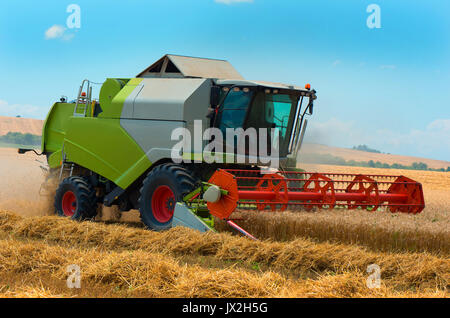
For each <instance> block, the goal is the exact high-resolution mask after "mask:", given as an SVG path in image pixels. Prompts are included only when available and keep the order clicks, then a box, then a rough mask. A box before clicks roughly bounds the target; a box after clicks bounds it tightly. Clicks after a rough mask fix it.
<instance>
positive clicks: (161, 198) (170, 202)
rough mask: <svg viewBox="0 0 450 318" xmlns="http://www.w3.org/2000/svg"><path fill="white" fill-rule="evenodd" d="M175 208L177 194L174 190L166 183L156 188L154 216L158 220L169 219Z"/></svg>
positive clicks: (154, 193) (163, 221)
mask: <svg viewBox="0 0 450 318" xmlns="http://www.w3.org/2000/svg"><path fill="white" fill-rule="evenodd" d="M174 210H175V195H174V194H173V191H172V190H171V189H170V188H169V187H168V186H165V185H162V186H159V187H158V188H156V190H155V192H153V195H152V211H153V216H154V217H155V219H156V220H157V221H158V222H161V223H166V222H167V221H169V220H170V219H171V218H172V216H173V212H174Z"/></svg>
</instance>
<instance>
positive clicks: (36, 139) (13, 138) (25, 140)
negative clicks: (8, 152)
mask: <svg viewBox="0 0 450 318" xmlns="http://www.w3.org/2000/svg"><path fill="white" fill-rule="evenodd" d="M0 142H4V143H8V144H17V145H28V146H37V145H40V144H41V136H38V135H33V134H28V133H27V134H22V133H19V132H9V133H7V134H6V135H3V136H0Z"/></svg>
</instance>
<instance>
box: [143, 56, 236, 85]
mask: <svg viewBox="0 0 450 318" xmlns="http://www.w3.org/2000/svg"><path fill="white" fill-rule="evenodd" d="M136 77H146V78H152V77H159V78H217V79H240V80H243V79H244V78H243V77H242V76H241V74H239V73H238V71H236V69H235V68H234V67H233V66H232V65H231V64H230V63H228V61H225V60H215V59H207V58H200V57H190V56H180V55H170V54H167V55H164V56H163V57H162V58H160V59H159V60H158V61H156V62H155V63H153V64H152V65H150V66H149V67H147V68H146V69H145V70H143V71H142V72H141V73H139V74H138V75H137V76H136Z"/></svg>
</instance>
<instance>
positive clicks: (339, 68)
mask: <svg viewBox="0 0 450 318" xmlns="http://www.w3.org/2000/svg"><path fill="white" fill-rule="evenodd" d="M72 3H74V4H77V5H79V7H80V8H81V27H80V28H79V29H69V28H68V27H67V25H66V19H67V17H68V16H69V13H67V12H66V8H67V6H68V5H70V4H72ZM372 3H375V4H377V5H379V7H380V9H381V28H379V29H377V28H374V29H369V28H368V27H367V25H366V20H367V18H368V16H369V15H370V13H367V12H366V8H367V6H368V5H369V4H372ZM449 12H450V2H448V1H443V0H440V1H436V0H431V1H411V0H409V1H406V0H396V1H381V0H371V1H362V0H346V1H332V0H329V1H326V0H315V1H300V0H292V1H287V0H278V1H274V0H273V1H270V0H253V1H250V0H247V1H242V0H241V1H236V0H221V1H219V0H216V1H214V0H164V1H163V0H158V1H137V0H134V1H133V0H131V1H120V2H119V1H79V0H70V1H62V0H59V1H39V2H37V1H20V0H19V1H18V0H15V1H12V0H5V1H1V2H0V74H2V76H0V115H5V116H15V115H17V114H20V115H22V116H24V117H33V118H45V115H46V113H47V111H48V109H49V108H50V106H51V104H52V103H53V102H54V101H55V100H57V99H59V97H60V96H61V95H67V96H69V98H72V97H73V96H74V95H75V94H76V92H77V88H78V86H79V84H80V82H81V80H82V79H84V78H89V79H90V80H92V81H96V82H102V81H104V79H105V78H106V77H132V76H134V75H136V74H137V73H139V71H141V70H142V69H144V68H145V67H146V66H148V65H150V64H151V63H152V62H154V61H155V60H156V59H158V58H159V57H161V56H162V55H164V54H165V53H173V54H181V55H191V56H202V57H211V58H221V59H227V60H229V61H230V62H231V63H232V64H233V65H234V66H235V67H236V68H237V69H238V71H239V72H240V73H241V74H242V75H243V76H244V77H245V78H247V79H256V80H268V81H274V82H285V83H292V84H298V85H304V84H305V83H311V85H312V87H313V88H315V89H316V90H317V92H318V100H317V102H316V107H315V114H314V116H313V117H312V118H311V121H310V126H309V130H308V132H307V136H306V138H307V140H308V141H314V142H319V143H323V144H328V145H333V146H342V147H351V146H353V145H357V144H363V143H364V144H368V145H369V146H371V147H373V148H377V149H379V150H381V151H384V152H389V153H396V154H404V155H415V156H423V157H429V158H435V159H443V160H449V161H450V108H449V107H450V33H449V30H450V19H448V17H447V16H448V13H449ZM52 27H53V29H52V30H53V33H52V34H50V33H51V32H50V31H52V30H50V31H48V30H49V29H50V28H52ZM58 31H60V32H59V33H58ZM46 32H47V35H48V34H50V35H52V36H53V37H51V38H48V37H46ZM48 32H50V33H48Z"/></svg>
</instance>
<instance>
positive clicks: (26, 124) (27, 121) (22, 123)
mask: <svg viewBox="0 0 450 318" xmlns="http://www.w3.org/2000/svg"><path fill="white" fill-rule="evenodd" d="M43 125H44V121H43V120H40V119H31V118H21V117H5V116H0V136H3V135H6V134H7V133H8V132H20V133H22V134H26V133H29V134H33V135H39V136H40V135H41V134H42V126H43Z"/></svg>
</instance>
